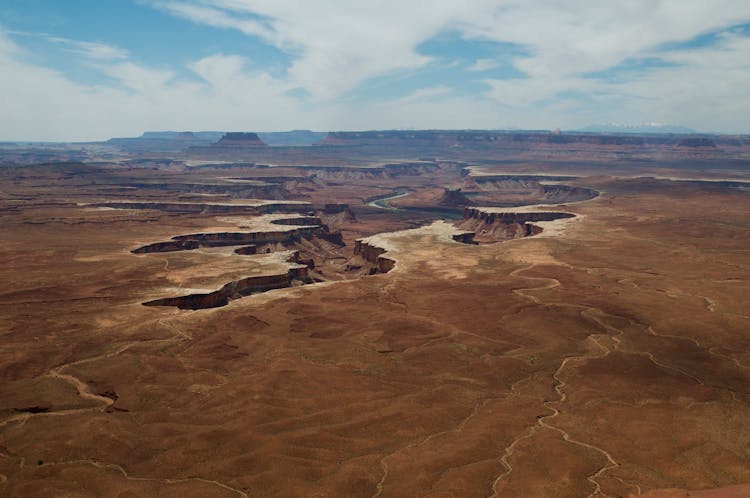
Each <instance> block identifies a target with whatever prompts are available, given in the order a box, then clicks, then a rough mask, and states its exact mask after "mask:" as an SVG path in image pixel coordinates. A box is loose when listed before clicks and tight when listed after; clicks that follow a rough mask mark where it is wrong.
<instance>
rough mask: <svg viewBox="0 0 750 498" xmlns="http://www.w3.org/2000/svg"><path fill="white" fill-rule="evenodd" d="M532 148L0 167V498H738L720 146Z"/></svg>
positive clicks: (749, 228) (539, 137)
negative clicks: (0, 237)
mask: <svg viewBox="0 0 750 498" xmlns="http://www.w3.org/2000/svg"><path fill="white" fill-rule="evenodd" d="M379 134H380V135H382V136H379ZM506 135H507V136H506ZM549 135H550V134H548V133H541V132H540V133H530V134H527V135H526V136H524V135H523V134H514V133H508V134H498V133H494V132H484V133H480V132H460V133H458V132H450V133H448V132H389V133H380V132H378V133H375V134H374V135H373V133H361V134H348V135H347V134H344V135H342V134H332V135H331V136H329V139H330V140H327V144H326V145H314V146H305V147H284V146H278V147H270V146H249V147H242V146H239V147H236V146H234V145H228V146H226V147H225V146H216V147H214V146H210V145H208V146H205V147H203V146H201V147H198V148H197V149H198V152H196V153H195V154H193V153H192V152H189V151H190V150H191V149H186V150H184V151H181V152H170V153H164V154H154V153H153V152H149V153H148V154H146V153H143V154H141V153H138V152H133V151H132V149H131V152H127V151H125V152H122V151H120V152H118V154H125V155H124V156H120V155H118V156H117V157H116V158H113V157H109V156H107V155H106V154H97V153H95V152H94V149H86V150H85V151H84V153H83V154H82V155H81V156H80V157H79V158H78V160H77V161H75V162H54V163H45V164H33V165H28V166H23V165H19V162H18V158H19V157H22V154H27V155H24V156H23V158H24V159H23V161H27V160H31V159H32V158H33V157H34V154H35V153H36V152H35V151H34V150H33V148H32V150H26V151H25V152H22V151H21V150H20V149H13V152H12V153H10V154H9V155H8V156H5V155H2V154H3V153H2V151H0V157H2V158H3V161H4V162H3V164H4V166H3V167H2V168H0V221H1V222H2V223H1V224H0V226H1V227H2V232H3V241H4V243H3V245H2V246H0V261H2V263H3V264H2V265H0V278H2V281H3V283H4V290H3V291H2V292H0V312H1V313H2V317H3V319H2V320H0V337H2V341H0V495H2V496H9V497H29V496H34V497H36V496H39V497H57V496H105V497H109V496H112V497H116V496H186V497H193V496H194V497H271V496H277V497H297V496H298V497H308V496H365V497H373V498H376V497H388V496H394V497H400V496H432V497H438V496H440V497H447V496H460V497H474V496H476V497H484V498H486V497H519V496H524V497H526V496H529V497H537V496H539V497H547V496H556V497H571V498H578V497H586V496H590V497H592V498H593V497H597V498H605V497H610V498H613V497H631V496H633V497H634V496H644V497H648V498H651V497H654V498H673V497H684V496H698V497H705V498H734V497H739V496H744V495H746V494H747V489H748V485H749V483H750V390H749V389H748V386H750V339H748V336H747V333H746V332H747V330H748V328H749V327H750V315H748V309H750V303H749V302H748V297H747V296H749V295H750V252H749V251H748V248H749V247H750V221H749V219H748V216H747V206H748V205H750V197H748V196H750V189H749V188H748V185H750V167H749V166H748V162H747V159H743V157H744V156H743V155H744V154H745V152H744V147H745V144H744V142H743V140H745V139H744V138H743V137H716V136H711V137H693V138H696V139H698V138H700V139H701V140H702V139H703V138H705V139H707V140H708V139H710V140H711V141H712V142H713V144H714V145H715V147H714V146H712V145H710V144H708V143H707V142H703V141H698V142H689V143H687V144H683V145H680V140H683V139H685V138H686V137H666V138H664V137H661V138H659V137H657V138H654V139H653V140H652V139H650V138H649V139H644V141H640V142H639V141H638V140H636V139H627V140H625V139H624V138H623V139H620V138H617V140H614V141H613V140H612V139H610V138H607V136H603V137H600V138H596V137H593V138H592V136H591V135H586V134H580V138H574V139H571V140H569V141H565V140H558V139H550V136H549ZM561 136H562V137H564V138H565V137H566V134H565V133H564V132H563V134H562V135H561ZM576 137H578V135H576ZM195 138H198V139H201V135H200V134H199V133H194V134H193V137H189V136H187V135H185V136H183V137H182V138H179V137H178V136H169V137H166V139H168V140H170V141H176V140H182V139H184V140H188V141H189V140H193V139H195ZM636 138H637V137H636ZM153 139H154V140H157V139H159V140H162V139H165V138H164V137H157V136H154V137H153ZM659 140H662V142H659ZM665 140H666V142H663V141H665ZM732 140H736V142H732ZM240 141H242V140H240ZM249 141H251V142H254V141H255V139H252V138H251V139H249ZM414 141H421V142H420V144H419V145H414ZM351 142H356V143H358V144H357V145H353V144H351ZM373 142H377V143H375V144H374V143H373ZM347 144H349V145H347ZM379 144H387V145H379ZM399 144H401V145H399ZM435 144H438V145H435ZM682 149H689V151H688V152H684V151H683V150H682ZM211 150H214V151H215V153H214V152H211ZM379 151H381V152H379ZM47 152H48V151H45V152H44V153H45V154H47ZM58 152H59V153H60V154H61V157H62V156H64V155H65V154H68V153H69V151H67V149H64V148H60V149H59V150H57V151H56V152H55V154H57V153H58ZM424 152H427V153H428V154H423V153H424ZM430 152H433V153H434V152H437V153H435V154H430ZM107 154H108V153H107ZM660 154H663V156H660ZM45 157H46V156H45ZM660 157H661V158H660ZM58 159H59V158H58ZM45 160H46V159H45Z"/></svg>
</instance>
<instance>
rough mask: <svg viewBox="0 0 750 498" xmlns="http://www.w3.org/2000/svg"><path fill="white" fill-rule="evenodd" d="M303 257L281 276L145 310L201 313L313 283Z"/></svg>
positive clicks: (255, 279)
mask: <svg viewBox="0 0 750 498" xmlns="http://www.w3.org/2000/svg"><path fill="white" fill-rule="evenodd" d="M298 259H299V254H298V253H297V252H294V253H293V254H292V255H291V256H290V257H289V259H288V262H290V263H294V266H292V267H291V268H289V269H288V270H287V271H286V273H282V274H277V275H260V276H253V277H246V278H242V279H239V280H235V281H233V282H229V283H227V284H225V285H224V286H223V287H222V288H221V289H219V290H216V291H214V292H209V293H205V294H188V295H185V296H178V297H167V298H162V299H155V300H153V301H146V302H145V303H143V305H144V306H176V307H178V308H180V309H189V310H198V309H206V308H218V307H221V306H226V305H227V304H229V301H231V300H232V299H238V298H241V297H245V296H249V295H251V294H257V293H260V292H268V291H270V290H275V289H283V288H286V287H291V286H293V285H295V284H296V285H304V284H309V283H312V280H311V279H310V277H309V275H308V272H307V270H308V266H307V265H301V264H297V261H298Z"/></svg>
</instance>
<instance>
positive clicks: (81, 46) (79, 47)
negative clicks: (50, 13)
mask: <svg viewBox="0 0 750 498" xmlns="http://www.w3.org/2000/svg"><path fill="white" fill-rule="evenodd" d="M46 38H47V40H48V41H50V42H52V43H59V44H62V45H65V46H66V47H67V48H68V50H70V51H72V52H75V53H77V54H79V55H82V56H84V57H86V58H89V59H95V60H118V59H127V58H128V55H129V54H128V51H127V50H123V49H121V48H119V47H115V46H113V45H108V44H106V43H96V42H86V41H77V40H70V39H68V38H62V37H59V36H46Z"/></svg>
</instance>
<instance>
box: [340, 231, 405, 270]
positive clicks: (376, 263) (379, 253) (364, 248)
mask: <svg viewBox="0 0 750 498" xmlns="http://www.w3.org/2000/svg"><path fill="white" fill-rule="evenodd" d="M386 252H387V250H386V249H384V248H382V247H378V246H376V245H374V244H371V243H370V242H367V241H365V240H362V239H359V240H357V241H355V242H354V255H355V257H359V258H361V259H362V260H363V261H365V262H367V263H369V264H370V267H369V271H368V273H369V274H370V275H373V274H375V273H388V272H389V271H391V270H392V269H393V268H394V267H395V266H396V261H395V260H393V259H391V258H387V257H385V256H383V254H385V253H386ZM350 264H351V263H350Z"/></svg>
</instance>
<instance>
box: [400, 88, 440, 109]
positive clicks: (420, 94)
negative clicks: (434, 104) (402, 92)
mask: <svg viewBox="0 0 750 498" xmlns="http://www.w3.org/2000/svg"><path fill="white" fill-rule="evenodd" d="M450 91H451V89H450V88H448V87H447V86H445V85H437V86H431V87H427V88H420V89H419V90H415V91H413V92H412V93H410V94H409V95H407V96H405V97H401V98H399V99H396V100H394V101H393V103H394V104H396V105H403V104H411V103H413V102H419V101H429V100H434V99H436V98H438V97H442V96H444V95H447V94H449V93H450Z"/></svg>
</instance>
